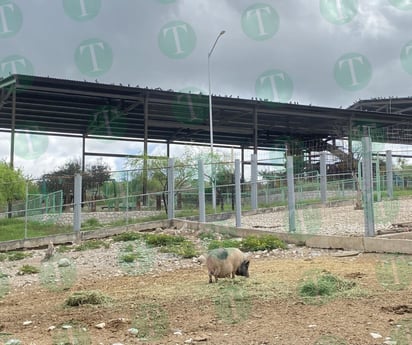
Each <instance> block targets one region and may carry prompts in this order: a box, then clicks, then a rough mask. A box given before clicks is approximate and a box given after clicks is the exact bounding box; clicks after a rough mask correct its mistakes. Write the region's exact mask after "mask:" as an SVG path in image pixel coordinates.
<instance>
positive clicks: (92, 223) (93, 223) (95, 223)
mask: <svg viewBox="0 0 412 345" xmlns="http://www.w3.org/2000/svg"><path fill="white" fill-rule="evenodd" d="M100 226H101V224H100V222H99V220H98V219H97V218H89V219H87V220H85V221H84V222H83V223H82V228H97V227H100Z"/></svg>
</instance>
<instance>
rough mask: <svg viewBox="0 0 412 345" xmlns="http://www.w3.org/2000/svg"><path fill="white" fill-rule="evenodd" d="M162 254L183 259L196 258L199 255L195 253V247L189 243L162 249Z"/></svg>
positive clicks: (185, 242)
mask: <svg viewBox="0 0 412 345" xmlns="http://www.w3.org/2000/svg"><path fill="white" fill-rule="evenodd" d="M161 251H162V252H166V253H172V254H175V255H177V256H180V257H182V258H184V259H190V258H193V257H195V256H198V255H199V253H198V252H197V251H196V248H195V245H194V244H193V242H191V241H188V240H186V241H184V242H181V243H178V244H173V245H170V246H165V247H162V249H161Z"/></svg>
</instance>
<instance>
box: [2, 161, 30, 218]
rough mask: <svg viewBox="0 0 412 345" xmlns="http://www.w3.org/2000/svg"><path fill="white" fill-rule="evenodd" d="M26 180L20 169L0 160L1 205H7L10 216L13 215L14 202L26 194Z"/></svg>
mask: <svg viewBox="0 0 412 345" xmlns="http://www.w3.org/2000/svg"><path fill="white" fill-rule="evenodd" d="M25 185H26V180H25V178H24V176H23V173H22V171H21V170H19V169H13V168H12V167H10V165H9V164H7V163H6V162H0V205H2V206H4V205H7V210H8V215H7V216H8V218H11V216H12V203H13V201H15V200H22V199H24V196H25Z"/></svg>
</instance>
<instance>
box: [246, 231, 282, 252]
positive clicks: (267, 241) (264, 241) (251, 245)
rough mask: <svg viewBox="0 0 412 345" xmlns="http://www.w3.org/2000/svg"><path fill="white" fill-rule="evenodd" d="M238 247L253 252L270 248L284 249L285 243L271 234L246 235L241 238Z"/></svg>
mask: <svg viewBox="0 0 412 345" xmlns="http://www.w3.org/2000/svg"><path fill="white" fill-rule="evenodd" d="M240 248H241V249H242V250H243V251H245V252H248V251H251V252H254V251H258V250H272V249H276V248H281V249H285V248H286V244H285V243H284V242H283V241H281V240H280V239H278V238H277V237H276V236H273V235H263V236H247V237H246V238H244V239H243V240H242V242H241V246H240Z"/></svg>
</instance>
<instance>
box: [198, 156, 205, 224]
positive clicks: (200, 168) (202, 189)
mask: <svg viewBox="0 0 412 345" xmlns="http://www.w3.org/2000/svg"><path fill="white" fill-rule="evenodd" d="M197 166H198V170H197V171H198V173H197V174H198V175H197V176H198V178H197V180H198V186H199V222H201V223H205V222H206V205H205V180H204V178H205V173H204V167H203V161H202V160H201V159H199V161H198V162H197Z"/></svg>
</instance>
